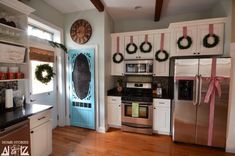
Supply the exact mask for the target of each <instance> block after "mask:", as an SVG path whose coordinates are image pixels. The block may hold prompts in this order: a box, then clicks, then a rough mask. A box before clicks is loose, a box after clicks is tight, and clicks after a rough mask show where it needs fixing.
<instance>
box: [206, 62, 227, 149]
mask: <svg viewBox="0 0 235 156" xmlns="http://www.w3.org/2000/svg"><path fill="white" fill-rule="evenodd" d="M206 80H210V84H209V87H208V90H207V93H206V96H205V99H204V103H209V102H210V112H209V125H208V139H207V145H208V146H211V145H212V141H213V129H214V114H215V95H216V93H217V94H218V95H219V97H221V93H222V92H221V86H220V80H223V77H216V58H213V59H212V65H211V77H210V78H207V79H206Z"/></svg>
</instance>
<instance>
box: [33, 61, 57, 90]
mask: <svg viewBox="0 0 235 156" xmlns="http://www.w3.org/2000/svg"><path fill="white" fill-rule="evenodd" d="M30 64H31V73H32V75H31V77H32V94H41V93H46V92H52V91H53V79H52V80H51V81H50V82H48V83H47V84H43V83H42V82H40V81H38V80H37V79H36V77H35V70H36V67H37V66H38V65H41V64H49V65H50V66H51V67H53V63H52V62H42V61H35V60H31V61H30Z"/></svg>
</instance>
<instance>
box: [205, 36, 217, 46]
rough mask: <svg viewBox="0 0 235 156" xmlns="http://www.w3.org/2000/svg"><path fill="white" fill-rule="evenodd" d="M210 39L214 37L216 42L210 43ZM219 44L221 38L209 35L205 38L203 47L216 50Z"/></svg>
mask: <svg viewBox="0 0 235 156" xmlns="http://www.w3.org/2000/svg"><path fill="white" fill-rule="evenodd" d="M209 37H213V38H214V42H213V43H212V44H210V43H208V39H209ZM218 44H219V36H217V35H215V34H213V35H212V36H211V35H210V34H207V35H206V36H205V37H204V38H203V46H204V47H206V48H214V47H215V46H217V45H218Z"/></svg>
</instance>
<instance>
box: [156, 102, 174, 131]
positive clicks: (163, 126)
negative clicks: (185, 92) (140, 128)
mask: <svg viewBox="0 0 235 156" xmlns="http://www.w3.org/2000/svg"><path fill="white" fill-rule="evenodd" d="M170 106H171V100H168V99H154V100H153V108H154V109H153V131H154V132H156V133H158V134H165V135H169V134H170V128H171V126H170V125H171V119H170V117H171V107H170Z"/></svg>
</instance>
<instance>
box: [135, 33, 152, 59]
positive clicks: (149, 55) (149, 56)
mask: <svg viewBox="0 0 235 156" xmlns="http://www.w3.org/2000/svg"><path fill="white" fill-rule="evenodd" d="M153 38H154V37H153V35H152V34H147V40H148V42H149V43H151V45H152V50H151V51H150V52H148V53H144V52H142V51H141V50H140V46H141V44H142V43H143V42H145V35H140V36H139V47H138V48H139V59H153V47H154V46H153V44H154V40H153ZM143 48H144V49H145V50H146V49H148V48H149V46H148V45H147V44H144V46H143Z"/></svg>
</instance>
